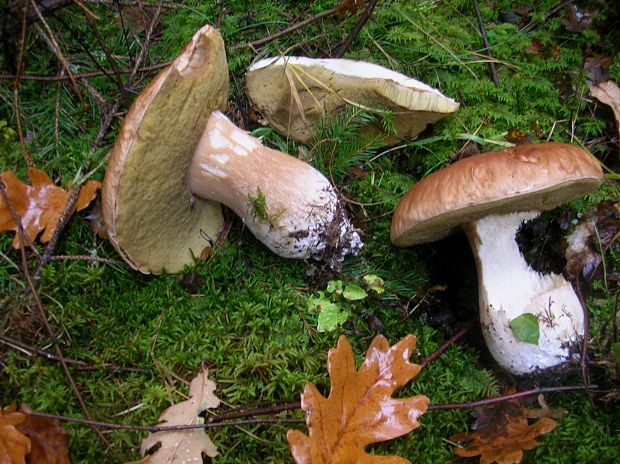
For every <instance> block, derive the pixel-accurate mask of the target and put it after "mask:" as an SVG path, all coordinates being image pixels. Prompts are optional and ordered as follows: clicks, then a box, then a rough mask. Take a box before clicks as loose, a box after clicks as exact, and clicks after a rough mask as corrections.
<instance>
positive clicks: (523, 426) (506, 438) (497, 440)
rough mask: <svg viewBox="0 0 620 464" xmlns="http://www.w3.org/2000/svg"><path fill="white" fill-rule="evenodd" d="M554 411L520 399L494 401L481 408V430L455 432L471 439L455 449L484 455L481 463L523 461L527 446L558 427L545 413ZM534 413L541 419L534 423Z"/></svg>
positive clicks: (459, 452) (516, 463) (514, 463)
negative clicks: (530, 405)
mask: <svg viewBox="0 0 620 464" xmlns="http://www.w3.org/2000/svg"><path fill="white" fill-rule="evenodd" d="M552 414H555V410H551V409H548V408H547V409H546V410H545V409H540V410H538V409H537V410H531V409H526V408H523V407H522V406H521V405H520V403H519V402H518V401H510V402H507V403H500V404H497V405H492V406H490V407H488V408H484V409H483V410H481V411H478V417H479V418H478V420H477V421H476V423H477V424H478V427H477V431H475V432H468V433H459V434H456V435H452V436H451V437H450V440H451V441H453V442H468V444H467V445H466V446H464V447H462V448H455V449H454V452H455V453H456V454H457V455H458V456H461V457H468V458H469V457H473V456H480V464H492V463H497V464H519V463H520V462H521V460H522V459H523V451H524V450H531V449H534V448H536V446H538V441H537V440H536V437H537V436H538V435H543V434H545V433H549V432H551V431H552V430H553V429H554V428H555V425H556V422H555V421H554V420H553V419H550V418H549V417H544V416H547V415H552ZM541 416H543V417H541ZM531 417H540V419H538V420H537V421H536V422H534V423H533V424H530V423H529V422H528V418H531Z"/></svg>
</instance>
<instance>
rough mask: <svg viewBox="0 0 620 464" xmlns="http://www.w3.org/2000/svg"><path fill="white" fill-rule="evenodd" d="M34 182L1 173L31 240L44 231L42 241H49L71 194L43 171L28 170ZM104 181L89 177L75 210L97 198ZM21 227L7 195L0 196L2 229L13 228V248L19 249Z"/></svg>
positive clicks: (0, 227) (7, 172)
mask: <svg viewBox="0 0 620 464" xmlns="http://www.w3.org/2000/svg"><path fill="white" fill-rule="evenodd" d="M28 178H29V179H30V183H31V185H26V184H24V183H22V182H21V181H20V180H19V179H18V178H17V177H16V176H15V174H13V173H12V172H10V171H6V172H3V173H2V174H0V179H1V180H2V182H3V183H4V186H5V190H6V192H7V196H8V202H9V203H10V204H11V206H12V207H13V210H14V212H15V214H17V216H19V217H20V219H21V222H22V227H23V228H24V232H25V233H26V235H27V236H28V238H29V239H30V240H31V241H34V239H35V238H36V237H37V235H39V233H41V232H43V235H41V238H40V241H41V243H46V242H49V240H50V239H51V238H52V235H53V234H54V230H55V229H56V226H57V225H58V221H59V220H60V216H61V215H62V213H63V211H64V209H65V206H66V205H67V202H68V201H69V197H70V195H71V193H70V192H68V191H66V190H64V189H62V188H60V187H58V186H57V185H56V184H54V182H53V181H52V179H50V177H49V176H48V175H47V174H46V173H45V172H43V171H41V170H38V169H34V168H31V169H29V170H28ZM100 188H101V183H100V182H98V181H94V180H90V181H88V182H86V183H85V184H84V185H82V187H81V189H80V193H79V194H78V198H77V201H76V204H75V207H74V210H73V211H72V213H73V212H74V211H80V210H83V209H84V208H86V207H87V206H88V205H89V204H90V202H91V201H92V200H93V199H94V198H95V196H96V194H97V190H98V189H100ZM18 229H19V227H18V226H17V224H16V223H15V221H14V218H13V214H12V213H11V209H10V208H9V205H8V204H7V201H6V199H5V198H4V195H1V196H0V232H3V231H7V230H13V231H15V238H14V239H13V247H14V248H19V231H18Z"/></svg>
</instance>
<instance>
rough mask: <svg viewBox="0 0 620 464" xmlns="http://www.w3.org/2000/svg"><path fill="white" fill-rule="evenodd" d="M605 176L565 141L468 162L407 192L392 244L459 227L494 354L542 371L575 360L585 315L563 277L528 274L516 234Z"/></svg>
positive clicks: (506, 362)
mask: <svg viewBox="0 0 620 464" xmlns="http://www.w3.org/2000/svg"><path fill="white" fill-rule="evenodd" d="M602 178H603V173H602V170H601V167H600V164H599V163H598V161H597V160H596V159H595V158H594V157H593V156H592V155H590V153H588V152H587V151H586V150H584V149H582V148H579V147H575V146H572V145H568V144H563V143H553V142H551V143H541V144H532V145H521V146H518V147H514V148H510V149H507V150H504V151H498V152H489V153H484V154H481V155H477V156H472V157H470V158H465V159H462V160H460V161H457V162H456V163H454V164H452V165H449V166H447V167H445V168H443V169H441V170H439V171H436V172H434V173H433V174H431V175H430V176H428V177H426V178H424V179H423V180H422V181H420V182H419V183H417V184H416V185H414V186H413V187H412V188H411V189H410V190H409V192H407V193H406V194H405V196H404V197H403V198H402V199H401V201H400V203H399V204H398V206H397V208H396V210H395V212H394V215H393V218H392V226H391V239H392V242H393V243H394V244H396V245H398V246H409V245H414V244H418V243H425V242H431V241H434V240H439V239H441V238H443V237H445V236H447V235H448V234H450V233H452V232H455V231H456V230H458V227H459V226H460V227H461V228H462V229H463V230H464V231H465V234H466V235H467V238H468V240H469V244H470V246H471V249H472V251H473V254H474V256H475V259H476V265H477V271H478V290H479V305H480V322H481V325H482V332H483V334H484V338H485V341H486V343H487V346H488V348H489V351H490V352H491V354H492V355H493V357H494V358H495V360H496V361H497V362H498V363H499V364H500V365H501V366H502V367H503V368H505V369H506V370H508V371H510V372H512V373H514V374H517V375H524V374H529V373H534V372H537V371H542V370H545V369H548V368H551V367H555V366H559V365H561V364H563V363H565V362H566V361H568V360H570V359H571V358H572V356H573V354H575V352H576V350H577V349H578V346H577V344H578V341H579V339H580V337H582V336H583V334H584V316H583V311H584V308H582V306H581V304H580V301H579V299H578V298H577V296H576V294H575V292H574V290H573V288H572V286H571V284H570V283H568V282H567V281H566V280H565V279H564V278H563V277H562V276H560V275H556V274H549V275H542V274H540V273H538V272H536V271H535V270H533V269H532V268H530V266H529V265H528V264H527V262H526V261H525V259H524V258H523V256H522V255H521V253H520V251H519V247H518V245H517V242H516V240H515V238H516V234H517V232H518V230H519V227H520V226H521V224H522V223H523V222H525V221H529V220H532V219H534V218H535V217H537V216H538V215H539V214H540V212H541V211H544V210H550V209H553V208H555V207H556V206H558V205H560V204H562V203H565V202H567V201H569V200H571V199H573V198H576V197H579V196H582V195H584V194H586V193H588V192H590V191H591V190H593V189H595V188H597V186H598V185H600V183H601V181H602ZM536 339H537V340H536Z"/></svg>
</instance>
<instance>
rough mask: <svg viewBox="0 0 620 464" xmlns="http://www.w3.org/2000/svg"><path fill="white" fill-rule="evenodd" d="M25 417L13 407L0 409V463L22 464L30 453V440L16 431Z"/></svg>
mask: <svg viewBox="0 0 620 464" xmlns="http://www.w3.org/2000/svg"><path fill="white" fill-rule="evenodd" d="M25 420H26V416H25V415H24V414H23V413H21V412H17V411H16V410H15V405H10V406H6V407H5V408H2V409H0V462H1V463H2V464H24V463H25V462H26V455H27V454H28V453H30V439H29V438H28V437H27V436H26V435H24V434H23V433H21V432H20V431H19V430H17V428H16V426H17V425H19V424H21V423H22V422H24V421H25Z"/></svg>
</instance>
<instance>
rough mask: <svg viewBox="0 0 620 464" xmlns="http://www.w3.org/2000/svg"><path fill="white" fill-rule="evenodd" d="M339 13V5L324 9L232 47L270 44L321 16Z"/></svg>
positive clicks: (236, 48) (235, 48) (234, 48)
mask: <svg viewBox="0 0 620 464" xmlns="http://www.w3.org/2000/svg"><path fill="white" fill-rule="evenodd" d="M336 13H338V7H335V8H332V9H331V10H326V11H322V12H321V13H318V14H316V15H314V16H311V17H310V18H308V19H304V20H303V21H300V22H298V23H295V24H293V25H291V26H289V27H287V28H286V29H282V30H281V31H278V32H276V33H275V34H273V35H269V36H267V37H263V38H262V39H258V40H253V41H252V42H248V43H243V44H237V45H233V46H232V47H231V49H232V50H238V49H239V48H243V47H260V46H261V45H265V44H268V43H269V42H273V41H274V40H276V39H278V38H280V37H282V36H284V35H287V34H290V33H291V32H294V31H296V30H297V29H300V28H302V27H304V26H307V25H308V24H312V23H313V22H316V21H318V20H319V19H321V18H325V17H327V16H331V15H333V14H336Z"/></svg>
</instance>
